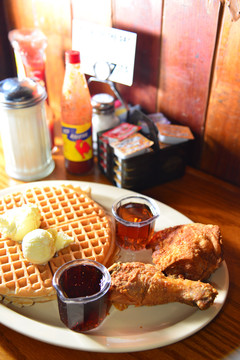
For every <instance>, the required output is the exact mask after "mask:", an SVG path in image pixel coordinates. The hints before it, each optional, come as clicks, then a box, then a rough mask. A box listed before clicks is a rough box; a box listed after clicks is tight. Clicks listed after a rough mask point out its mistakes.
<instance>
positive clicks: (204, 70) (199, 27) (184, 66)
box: [158, 0, 220, 155]
mask: <svg viewBox="0 0 240 360" xmlns="http://www.w3.org/2000/svg"><path fill="white" fill-rule="evenodd" d="M219 8H220V2H219V1H218V0H213V1H209V2H208V1H202V0H196V1H192V0H168V1H165V2H164V12H163V27H162V45H161V62H160V86H159V93H158V109H159V110H160V111H162V112H163V113H165V114H166V115H167V116H168V117H169V118H170V119H172V120H173V121H176V122H178V123H180V124H184V125H188V126H190V128H191V129H192V131H193V132H194V135H195V136H196V137H197V140H201V137H202V134H203V131H204V123H205V112H206V108H207V102H208V92H209V86H210V80H211V70H212V60H213V55H214V48H215V40H216V35H217V26H218V13H219ZM195 155H196V154H195Z"/></svg>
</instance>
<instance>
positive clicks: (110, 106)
mask: <svg viewBox="0 0 240 360" xmlns="http://www.w3.org/2000/svg"><path fill="white" fill-rule="evenodd" d="M92 107H93V116H92V139H93V153H94V155H96V156H97V153H98V146H97V133H98V132H99V131H103V130H107V129H110V128H113V127H115V126H117V125H119V123H120V120H119V118H118V117H117V116H116V115H115V109H114V98H113V96H112V95H110V94H106V93H101V94H96V95H94V96H93V97H92Z"/></svg>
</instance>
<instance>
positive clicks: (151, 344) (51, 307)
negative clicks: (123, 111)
mask: <svg viewBox="0 0 240 360" xmlns="http://www.w3.org/2000/svg"><path fill="white" fill-rule="evenodd" d="M63 183H64V184H69V183H71V184H73V185H78V186H83V187H85V186H87V185H90V186H91V188H92V197H93V199H94V200H96V201H97V202H99V203H100V204H101V205H103V206H104V207H105V208H106V209H107V210H109V211H110V209H111V205H112V203H113V200H115V199H116V198H118V197H120V196H123V195H129V194H130V193H132V192H131V191H128V190H125V189H119V188H116V187H113V186H108V185H101V184H96V183H86V182H79V181H78V182H76V181H75V182H74V181H47V182H46V181H41V182H35V183H31V184H23V185H19V186H15V187H12V188H7V189H5V190H2V191H0V196H2V195H6V194H8V193H10V192H15V191H22V190H24V189H26V188H27V187H29V186H33V185H39V184H40V185H50V184H51V185H59V184H63ZM158 206H159V208H160V212H161V215H160V217H159V219H158V220H157V223H156V230H160V229H162V228H165V227H169V226H173V225H179V224H184V223H185V224H186V223H189V222H191V220H190V219H188V218H187V217H185V216H184V215H182V214H181V213H179V212H177V211H176V210H174V209H172V208H170V207H169V206H167V205H164V204H162V203H160V202H158ZM211 283H212V284H214V286H215V287H216V289H217V290H218V292H219V293H218V296H217V298H216V299H215V302H214V304H213V305H212V306H211V307H210V308H209V309H208V310H204V311H200V310H198V309H196V308H193V307H191V306H188V305H185V304H179V303H172V304H166V305H158V306H152V307H146V306H144V307H134V306H130V307H129V308H128V309H127V310H124V311H119V310H116V309H115V308H114V307H112V308H111V311H110V314H109V315H108V316H107V318H106V319H105V321H104V322H103V323H102V325H101V326H99V327H98V328H97V329H95V330H92V331H90V332H88V333H87V334H79V333H76V332H73V331H71V330H69V329H67V328H66V327H65V326H64V325H63V324H62V322H61V321H60V318H59V315H58V309H57V302H56V301H51V302H47V303H44V304H35V305H33V306H31V307H28V308H19V309H18V308H15V307H13V306H10V305H8V306H5V305H2V304H1V305H0V321H1V323H2V324H4V325H5V326H8V327H9V328H11V329H13V330H15V331H17V332H19V333H22V334H24V335H26V336H29V337H32V338H34V339H37V340H40V341H44V342H47V343H50V344H53V345H58V346H63V347H66V348H71V349H78V350H86V351H95V352H130V351H141V350H147V349H153V348H157V347H162V346H165V345H169V344H172V343H175V342H177V341H180V340H182V339H184V338H186V337H188V336H190V335H192V334H194V333H196V332H197V331H199V330H200V329H202V328H203V327H204V326H206V325H207V324H208V323H209V322H210V321H211V320H213V318H214V317H215V316H216V315H217V314H218V313H219V311H220V310H221V308H222V306H223V304H224V302H225V299H226V297H227V293H228V286H229V278H228V270H227V266H226V263H225V262H223V263H222V265H221V267H220V268H219V269H218V270H217V271H216V272H215V273H214V274H213V275H212V277H211Z"/></svg>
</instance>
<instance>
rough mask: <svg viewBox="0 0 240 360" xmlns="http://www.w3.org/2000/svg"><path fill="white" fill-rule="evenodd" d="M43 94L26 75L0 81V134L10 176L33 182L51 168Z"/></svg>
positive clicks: (37, 85) (44, 93)
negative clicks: (21, 77)
mask: <svg viewBox="0 0 240 360" xmlns="http://www.w3.org/2000/svg"><path fill="white" fill-rule="evenodd" d="M46 97H47V94H46V90H45V88H44V87H43V86H41V85H40V84H38V83H37V82H35V81H34V80H31V79H29V78H25V79H23V80H19V79H17V78H8V79H5V80H3V81H1V82H0V134H1V138H2V145H3V152H4V158H5V168H6V172H7V174H8V175H9V176H10V177H13V178H15V179H18V180H22V181H34V180H39V179H42V178H44V177H46V176H48V175H49V174H50V173H51V172H52V171H53V169H54V166H55V165H54V161H53V159H52V153H51V143H50V136H49V131H48V126H47V120H46V112H45V106H44V105H45V100H46Z"/></svg>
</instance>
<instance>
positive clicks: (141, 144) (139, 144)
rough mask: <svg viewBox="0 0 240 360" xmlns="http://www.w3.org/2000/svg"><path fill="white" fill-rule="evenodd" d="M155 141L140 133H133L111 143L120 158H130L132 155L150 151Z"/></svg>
mask: <svg viewBox="0 0 240 360" xmlns="http://www.w3.org/2000/svg"><path fill="white" fill-rule="evenodd" d="M153 144H154V143H153V141H151V140H149V139H147V138H146V137H145V136H143V135H142V134H140V133H137V134H132V135H130V136H128V137H127V138H126V139H124V140H122V141H115V142H113V143H112V144H111V146H112V148H113V149H114V154H115V155H116V156H117V157H119V158H120V159H128V158H130V157H133V156H136V155H140V154H142V153H144V152H147V151H150V149H149V148H150V147H151V146H152V145H153Z"/></svg>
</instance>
